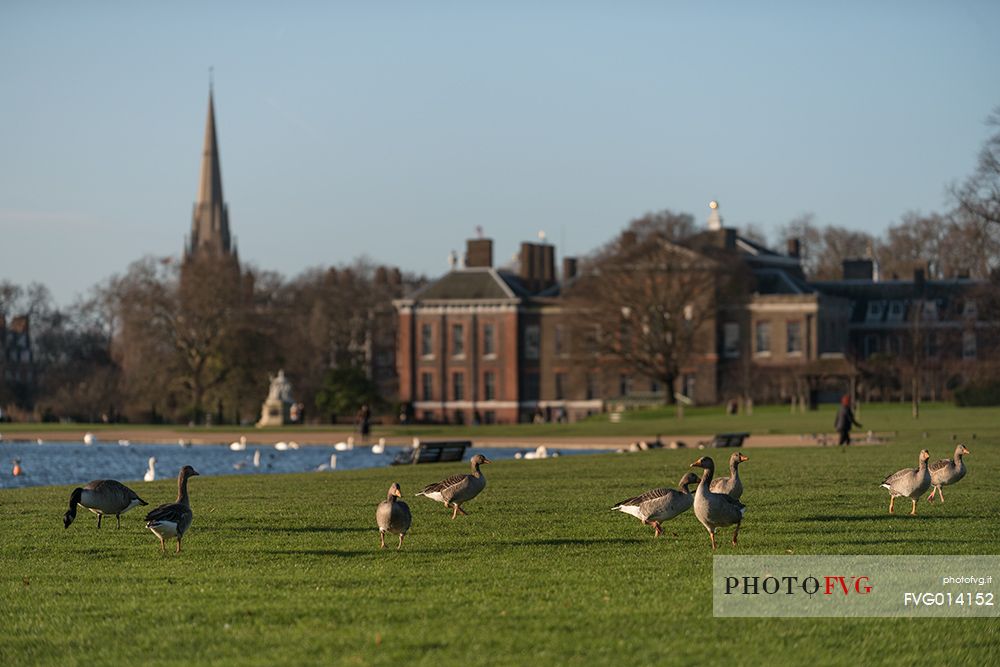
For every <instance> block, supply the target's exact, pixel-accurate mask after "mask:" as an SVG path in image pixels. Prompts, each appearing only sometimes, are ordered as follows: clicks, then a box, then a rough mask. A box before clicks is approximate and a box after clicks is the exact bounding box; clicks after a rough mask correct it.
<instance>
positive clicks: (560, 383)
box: [555, 373, 566, 401]
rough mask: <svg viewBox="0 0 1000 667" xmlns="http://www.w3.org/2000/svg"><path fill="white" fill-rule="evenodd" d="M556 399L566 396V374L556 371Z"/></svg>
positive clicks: (559, 399)
mask: <svg viewBox="0 0 1000 667" xmlns="http://www.w3.org/2000/svg"><path fill="white" fill-rule="evenodd" d="M555 398H556V400H557V401H561V400H563V399H564V398H566V374H565V373H556V396H555Z"/></svg>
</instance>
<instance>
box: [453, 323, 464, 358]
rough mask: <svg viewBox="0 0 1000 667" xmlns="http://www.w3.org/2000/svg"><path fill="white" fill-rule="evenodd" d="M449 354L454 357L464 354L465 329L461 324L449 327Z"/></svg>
mask: <svg viewBox="0 0 1000 667" xmlns="http://www.w3.org/2000/svg"><path fill="white" fill-rule="evenodd" d="M451 353H452V355H453V356H456V357H461V356H462V355H464V354H465V327H463V326H462V325H461V324H453V325H451Z"/></svg>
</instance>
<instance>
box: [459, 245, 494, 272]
mask: <svg viewBox="0 0 1000 667" xmlns="http://www.w3.org/2000/svg"><path fill="white" fill-rule="evenodd" d="M465 266H466V268H472V267H475V266H485V267H487V268H489V267H492V266H493V239H469V240H467V241H466V242H465Z"/></svg>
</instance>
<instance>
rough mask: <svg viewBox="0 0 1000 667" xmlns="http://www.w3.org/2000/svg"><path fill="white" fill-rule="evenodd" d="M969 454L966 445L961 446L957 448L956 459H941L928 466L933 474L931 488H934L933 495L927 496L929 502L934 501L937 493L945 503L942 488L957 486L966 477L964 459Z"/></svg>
mask: <svg viewBox="0 0 1000 667" xmlns="http://www.w3.org/2000/svg"><path fill="white" fill-rule="evenodd" d="M968 453H969V450H968V449H967V448H966V447H965V445H959V446H957V447H955V458H954V459H940V460H938V461H935V462H934V463H932V464H930V466H928V468H927V469H928V470H930V472H931V486H932V487H934V488H933V489H931V495H929V496H927V500H930V501H933V500H934V494H935V493H937V495H938V498H939V499H940V500H941V502H944V492H943V491H942V490H941V487H942V486H947V485H949V484H955V483H956V482H958V481H959V480H961V479H962V478H963V477H965V461H964V460H963V459H962V457H963V456H964V455H966V454H968Z"/></svg>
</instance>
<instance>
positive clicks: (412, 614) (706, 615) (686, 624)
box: [0, 407, 1000, 665]
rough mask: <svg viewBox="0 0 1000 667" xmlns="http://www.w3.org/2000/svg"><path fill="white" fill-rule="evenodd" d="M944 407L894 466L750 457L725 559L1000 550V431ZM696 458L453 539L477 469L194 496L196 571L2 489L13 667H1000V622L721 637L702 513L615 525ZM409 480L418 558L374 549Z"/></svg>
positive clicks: (821, 624) (543, 489) (482, 513)
mask: <svg viewBox="0 0 1000 667" xmlns="http://www.w3.org/2000/svg"><path fill="white" fill-rule="evenodd" d="M937 410H938V412H937V414H935V410H933V409H932V410H928V411H927V412H926V413H925V417H924V418H923V419H922V420H921V422H920V424H919V425H917V426H913V425H912V423H910V424H909V428H902V424H903V422H901V426H900V428H898V429H895V428H892V427H891V426H890V427H886V426H879V425H876V424H874V423H873V424H872V426H873V427H875V428H877V429H879V430H890V431H892V430H898V431H899V435H898V437H897V439H896V440H895V441H894V442H893V443H892V444H890V445H886V446H881V447H864V448H860V447H859V448H851V449H848V450H846V451H845V450H842V449H838V448H835V447H827V448H819V447H816V448H811V449H755V450H753V451H751V452H750V455H751V460H750V461H749V462H748V463H746V464H744V466H743V468H742V469H741V472H742V474H743V476H744V480H745V484H746V487H747V490H746V492H745V494H744V497H743V501H744V502H745V503H746V504H747V506H748V513H747V518H746V520H745V522H744V527H743V530H742V531H741V535H740V545H739V547H737V548H735V549H734V548H733V547H731V546H730V545H729V543H728V533H727V535H726V539H725V540H724V541H723V544H724V546H723V547H722V548H721V549H720V553H721V554H733V553H739V554H785V553H795V554H991V553H993V554H995V553H1000V506H998V502H997V498H998V495H997V491H998V481H997V480H998V479H1000V419H997V417H998V416H1000V412H998V411H995V410H993V411H971V412H966V411H957V410H954V409H950V408H944V407H941V408H938V409H937ZM891 414H892V411H891V410H888V409H887V411H886V412H885V413H884V414H883V415H882V417H881V419H882V421H884V422H888V421H890V416H891ZM755 416H756V415H755ZM807 417H809V415H807ZM874 417H875V414H874V413H873V414H872V415H871V418H874ZM867 418H869V415H865V414H863V415H862V421H865V420H866V419H867ZM747 419H751V418H747ZM831 420H832V416H831ZM692 421H694V418H692ZM728 423H729V422H725V424H728ZM705 425H707V426H711V423H709V422H708V421H706V422H705ZM867 425H868V424H867V423H866V426H867ZM702 428H705V426H704V425H703V426H702ZM972 429H975V430H976V433H977V438H976V440H974V441H971V440H970V441H968V445H969V449H970V450H971V451H972V454H971V455H970V456H969V458H968V465H969V469H970V472H969V476H968V477H967V478H966V480H964V481H963V482H962V483H960V484H959V485H957V486H955V487H951V488H949V489H948V490H947V491H946V492H947V496H946V498H947V501H946V502H945V504H944V505H938V504H934V505H933V506H931V505H929V504H928V503H926V502H922V503H921V506H920V515H919V516H917V517H909V516H906V515H905V514H904V515H896V516H889V515H887V514H886V508H887V504H888V494H887V493H886V492H885V491H884V490H883V489H880V488H879V487H878V485H879V483H880V482H881V480H882V478H883V476H884V475H885V474H887V473H889V472H893V471H895V470H897V469H899V468H902V467H905V466H912V465H915V462H916V455H917V452H918V451H919V449H920V448H921V447H925V446H926V447H928V448H929V449H930V450H931V454H932V456H933V457H934V458H938V457H942V456H946V455H949V454H950V453H951V451H952V450H953V448H954V445H953V443H952V442H951V439H950V434H948V435H946V433H948V432H949V431H951V432H959V433H961V434H962V437H966V435H968V434H969V433H971V431H972ZM706 430H708V431H712V430H720V429H716V428H706ZM924 430H927V431H928V437H927V438H924V436H923V431H924ZM728 453H729V452H726V451H725V450H722V451H720V452H718V455H717V458H722V457H724V456H726V455H727V454H728ZM696 457H697V453H695V452H692V451H683V450H682V451H655V452H643V453H638V454H628V455H614V454H607V455H599V456H584V457H561V458H558V459H549V460H545V461H506V462H500V463H496V464H493V465H492V466H487V467H486V468H485V469H484V470H485V473H486V474H487V477H488V479H489V486H488V488H487V489H486V491H485V492H484V494H483V495H482V496H481V497H480V498H478V499H476V500H475V501H473V502H472V503H470V504H469V505H468V507H467V509H468V510H469V512H470V516H468V517H459V518H458V519H457V520H455V521H451V520H450V518H449V516H450V514H449V513H446V511H445V510H444V508H443V507H441V506H440V505H438V504H434V503H432V502H431V501H429V500H426V499H424V498H414V497H412V495H411V494H412V493H413V492H415V491H416V490H417V489H418V488H419V487H421V486H422V485H424V484H426V483H429V482H432V481H436V480H438V479H440V478H442V477H444V476H445V475H447V474H451V473H453V472H458V471H460V470H462V471H464V466H462V467H461V468H460V467H459V466H457V465H443V466H415V467H408V468H395V469H391V470H390V469H380V470H365V471H352V472H339V473H331V474H324V473H316V474H308V475H287V476H279V475H269V476H265V475H261V476H242V477H220V478H211V477H196V478H194V479H193V480H192V481H191V486H190V490H191V499H192V506H193V508H194V512H195V519H194V525H193V527H192V529H191V531H190V533H189V535H188V538H187V539H186V540H185V551H184V552H183V553H182V554H181V555H180V556H174V555H173V554H169V555H167V556H165V557H164V556H161V555H160V553H159V548H158V544H157V541H156V538H155V537H154V536H153V535H152V534H151V533H150V532H149V531H147V530H145V529H144V528H143V527H142V522H141V519H142V514H141V513H140V510H136V511H134V512H133V513H132V514H128V515H126V516H125V517H124V519H123V527H122V529H121V530H117V531H116V530H115V529H114V528H113V525H114V522H105V527H104V528H103V529H101V530H100V531H98V530H96V529H95V523H96V522H95V519H94V518H93V516H92V515H90V513H88V512H82V513H81V514H80V516H79V518H78V519H77V522H76V523H74V524H73V525H72V526H71V527H70V528H69V529H68V530H64V529H63V527H62V521H61V517H62V514H63V512H64V511H65V509H66V503H67V500H68V497H69V491H70V487H59V488H54V487H39V488H30V489H22V490H8V491H0V629H2V631H0V664H4V665H24V664H51V665H76V664H88V665H94V664H113V663H117V664H128V665H131V664H178V663H182V662H183V663H186V664H209V663H211V664H237V663H238V664H241V665H272V664H359V665H366V664H389V663H395V664H400V665H411V664H434V665H451V664H463V665H479V664H484V665H485V664H526V663H531V664H538V665H549V664H552V665H565V664H578V665H591V664H634V665H638V664H679V663H687V664H699V665H700V664H713V663H717V664H727V665H737V664H760V663H763V662H765V661H768V662H770V663H772V664H782V663H806V662H811V663H815V664H899V665H911V664H923V663H933V664H937V665H945V664H998V663H1000V624H998V623H997V621H996V619H965V620H960V621H955V620H951V621H949V620H914V619H854V620H839V619H813V620H808V619H801V620H800V619H713V618H712V601H711V578H710V573H711V567H712V558H711V552H710V549H709V541H708V536H707V534H706V533H705V531H704V529H703V528H702V527H701V526H700V525H699V524H698V523H697V522H696V520H695V518H694V516H693V515H692V514H691V513H687V514H685V515H682V516H681V517H678V518H677V519H675V520H673V521H671V522H668V523H666V524H665V525H664V527H665V529H666V535H665V538H661V539H659V540H654V539H653V538H652V530H651V529H649V528H647V527H645V526H642V525H641V524H639V522H638V521H637V520H635V519H634V518H632V517H629V516H626V515H624V514H619V513H616V512H611V511H609V509H608V508H609V507H610V506H611V505H612V504H614V503H615V502H616V501H619V500H621V499H623V498H626V497H628V496H630V495H634V494H636V493H639V492H641V491H644V490H646V489H648V488H652V487H654V486H659V485H663V484H670V485H673V484H675V483H676V481H677V480H678V479H679V478H680V476H681V475H682V474H683V472H684V471H685V470H686V469H687V466H688V464H689V463H690V462H691V461H693V460H694V459H695V458H696ZM81 481H86V480H81ZM392 481H399V482H400V483H401V484H402V487H403V491H404V493H405V495H406V496H408V497H407V498H406V500H407V502H409V504H410V507H411V508H412V510H413V512H414V526H413V529H412V532H411V534H410V535H409V536H408V538H407V543H406V545H405V546H404V549H403V551H402V552H396V551H395V550H389V549H387V550H385V551H379V550H378V549H377V546H378V534H377V530H376V529H375V524H374V512H375V505H376V504H377V503H378V502H379V501H380V500H382V499H383V498H384V497H385V491H386V489H387V488H388V486H389V484H390V483H391V482H392ZM139 491H140V494H141V495H142V496H143V497H145V498H146V499H147V500H149V501H150V502H151V503H153V504H157V503H160V502H165V501H170V500H173V496H174V493H175V489H174V484H173V483H172V482H170V481H163V482H154V483H151V484H146V485H142V487H141V489H139ZM906 505H907V506H908V503H907V504H906ZM109 525H110V526H112V528H111V529H110V530H109V529H108V526H109Z"/></svg>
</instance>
